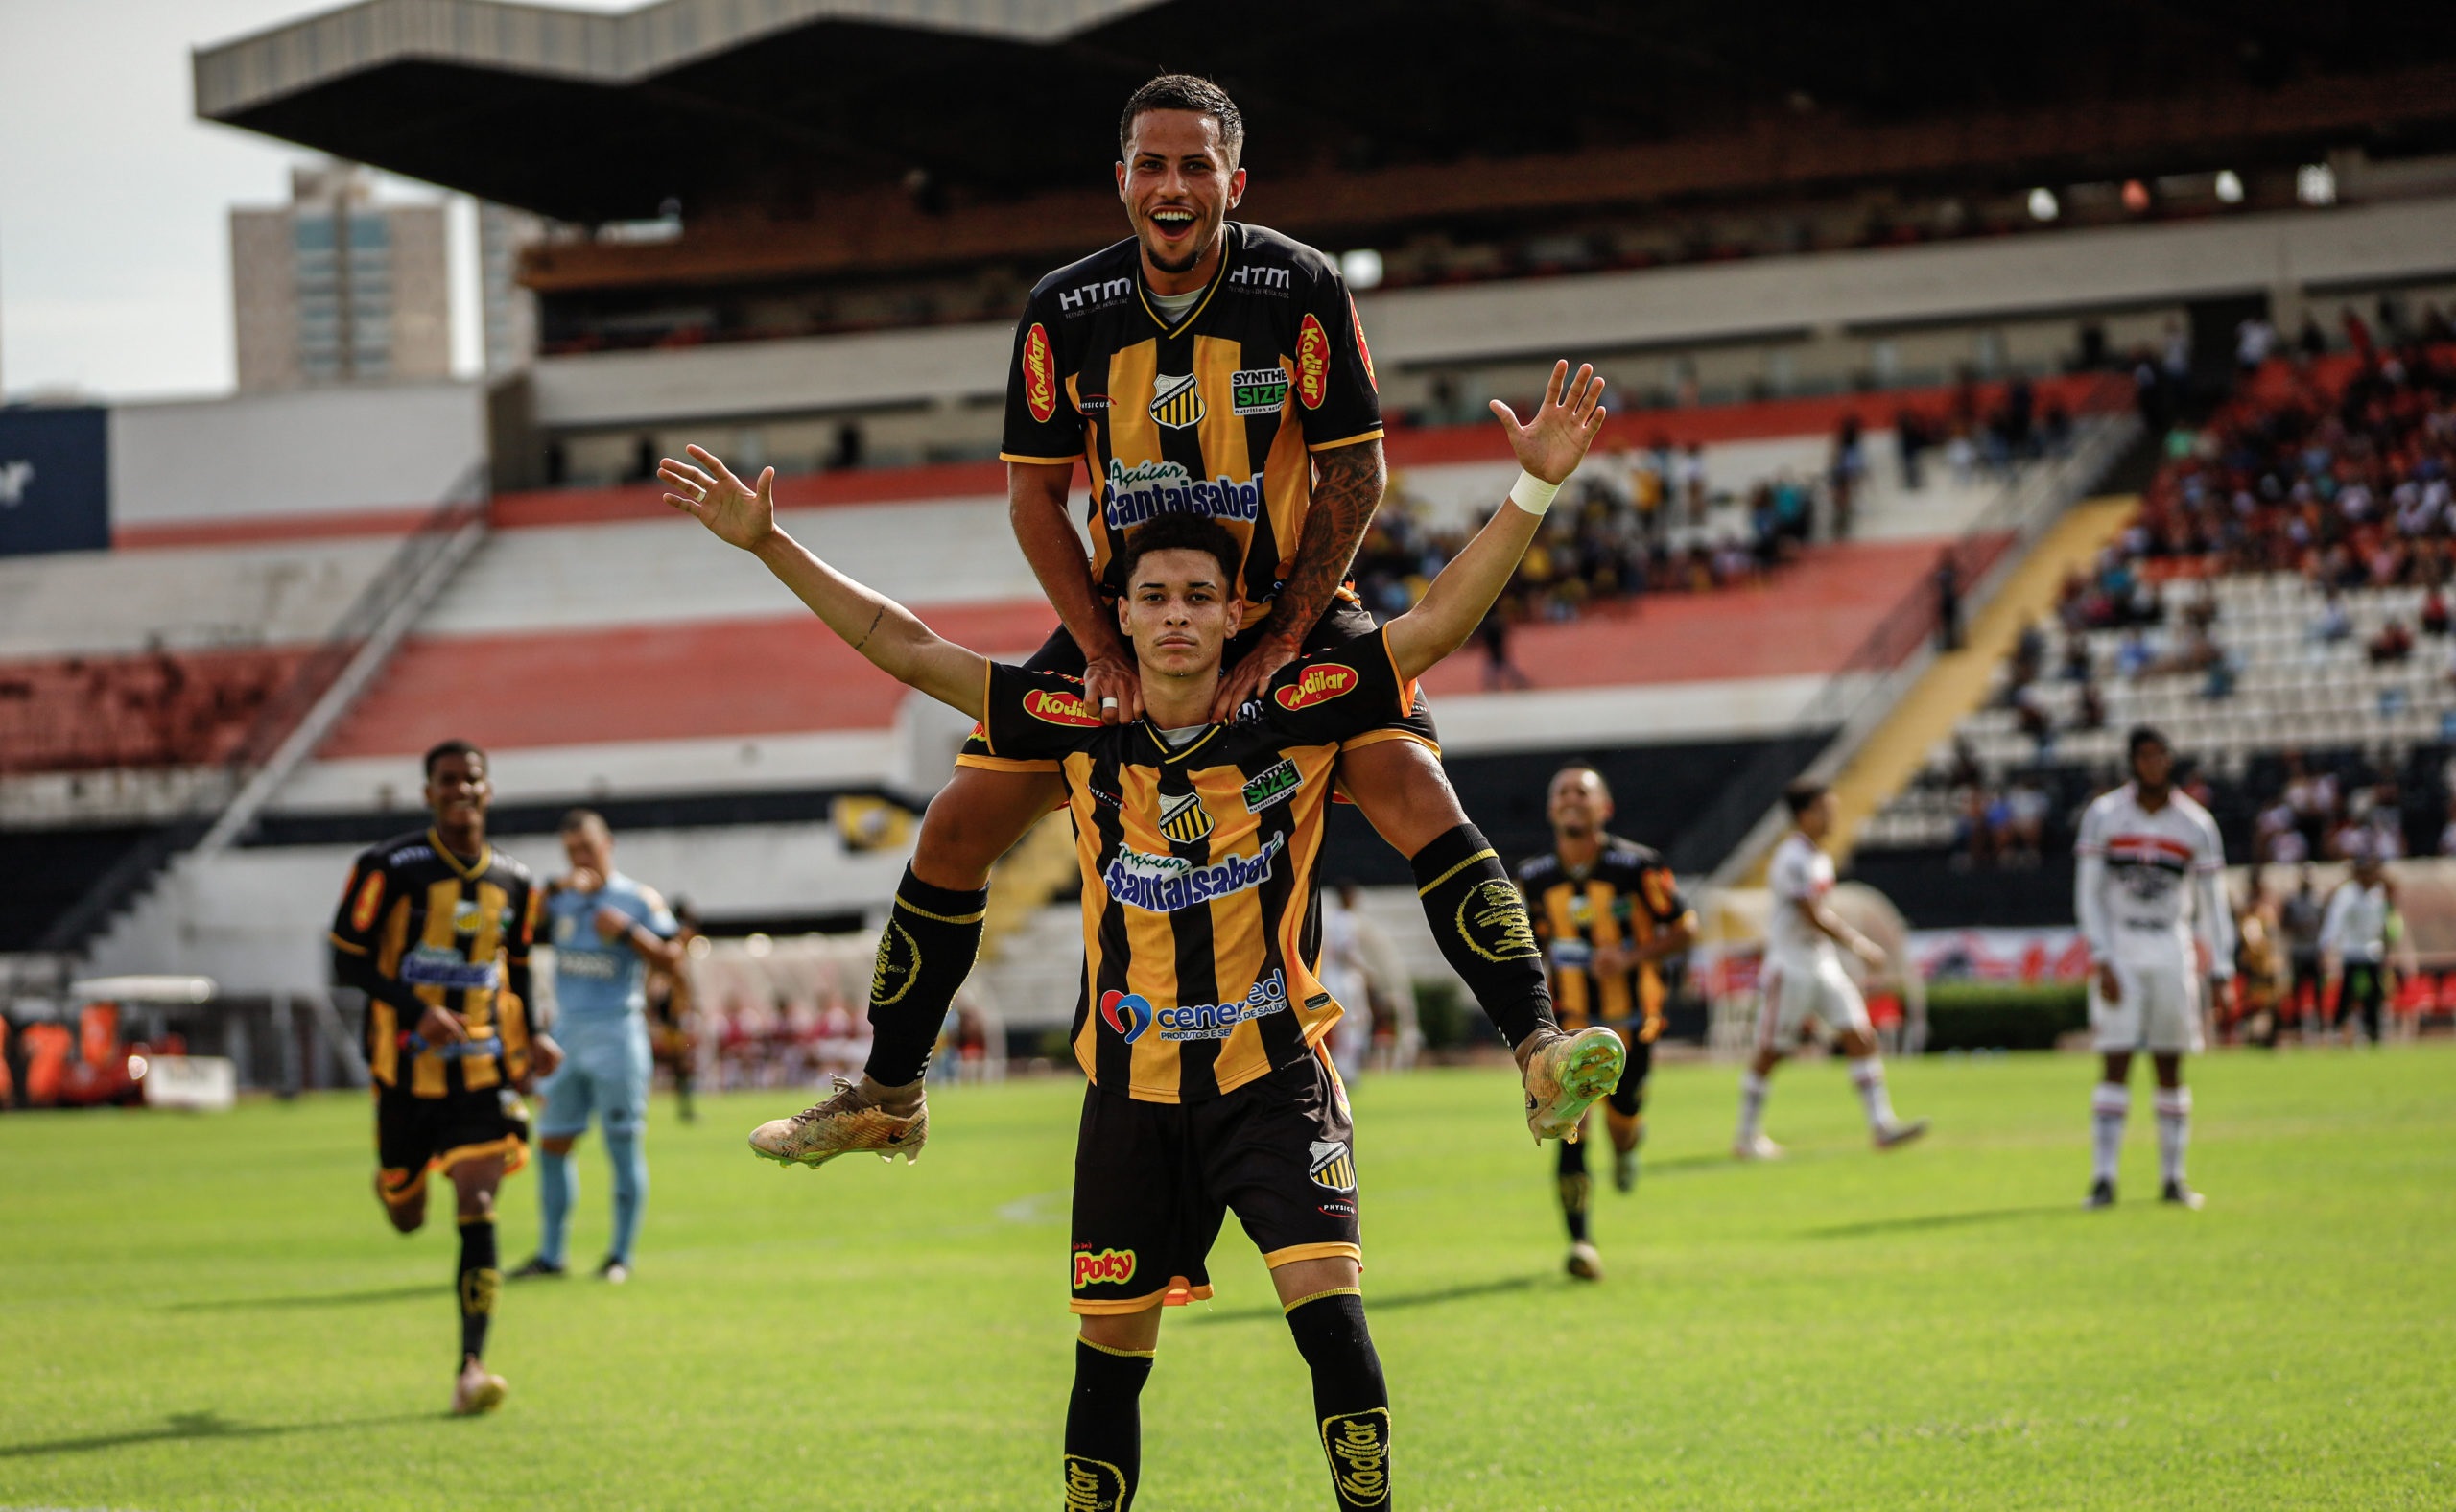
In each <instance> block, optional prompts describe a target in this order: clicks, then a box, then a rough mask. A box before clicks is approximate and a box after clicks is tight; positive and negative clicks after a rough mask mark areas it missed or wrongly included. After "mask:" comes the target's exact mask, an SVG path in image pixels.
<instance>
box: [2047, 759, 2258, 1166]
mask: <svg viewBox="0 0 2456 1512" xmlns="http://www.w3.org/2000/svg"><path fill="white" fill-rule="evenodd" d="M2130 750H2131V766H2132V781H2131V782H2129V783H2127V784H2125V785H2124V786H2123V787H2121V788H2118V789H2116V790H2115V791H2113V792H2110V793H2107V794H2105V795H2104V796H2102V797H2100V798H2099V799H2098V800H2097V801H2096V802H2094V803H2092V804H2090V807H2089V811H2088V812H2087V813H2085V814H2083V815H2081V834H2080V838H2079V839H2078V841H2077V842H2076V843H2075V844H2074V845H2073V847H2072V849H2073V854H2074V855H2075V856H2076V857H2077V858H2078V860H2079V866H2078V868H2077V872H2076V875H2075V878H2074V881H2073V885H2072V892H2073V903H2072V910H2073V913H2074V915H2075V916H2076V918H2077V919H2078V921H2079V924H2080V928H2081V938H2082V939H2083V941H2084V942H2086V943H2087V944H2088V945H2089V947H2090V966H2091V968H2092V970H2091V977H2090V1028H2091V1030H2092V1032H2093V1033H2094V1035H2095V1038H2096V1041H2097V1047H2098V1052H2099V1053H2100V1054H2101V1055H2103V1056H2104V1057H2105V1061H2106V1064H2105V1075H2104V1076H2103V1077H2101V1078H2100V1080H2099V1082H2098V1085H2097V1088H2096V1090H2095V1091H2093V1092H2092V1093H2091V1094H2090V1121H2091V1125H2092V1127H2093V1129H2094V1131H2095V1136H2096V1138H2095V1156H2096V1161H2095V1164H2094V1166H2093V1167H2092V1169H2091V1175H2090V1202H2089V1205H2090V1207H2093V1208H2103V1207H2111V1206H2113V1205H2114V1176H2115V1166H2116V1163H2117V1161H2118V1159H2119V1158H2120V1156H2121V1155H2122V1152H2123V1124H2124V1120H2125V1119H2126V1118H2127V1117H2128V1116H2129V1115H2130V1114H2131V1111H2132V1088H2131V1085H2130V1077H2131V1074H2132V1057H2133V1054H2134V1052H2135V1051H2143V1050H2145V1051H2148V1052H2149V1056H2150V1059H2151V1061H2152V1063H2153V1064H2154V1065H2155V1066H2156V1068H2157V1073H2158V1097H2157V1109H2158V1164H2159V1172H2160V1176H2161V1180H2162V1182H2163V1184H2164V1185H2163V1192H2162V1197H2163V1199H2164V1200H2165V1201H2168V1202H2173V1203H2178V1204H2180V1205H2182V1206H2184V1207H2186V1208H2197V1207H2199V1206H2200V1204H2201V1196H2200V1193H2197V1192H2194V1191H2193V1190H2192V1189H2191V1185H2190V1183H2188V1182H2186V1181H2185V1180H2184V1147H2185V1146H2187V1145H2188V1144H2189V1143H2190V1139H2191V1092H2190V1090H2189V1089H2188V1088H2186V1087H2185V1086H2184V1071H2183V1063H2184V1054H2185V1052H2187V1051H2197V1050H2199V1049H2200V1048H2201V1034H2200V1007H2201V979H2202V973H2203V970H2204V964H2203V963H2204V962H2206V970H2207V973H2208V976H2210V977H2212V978H2214V979H2215V980H2219V981H2224V980H2228V979H2229V978H2231V977H2232V976H2233V974H2234V920H2233V914H2232V910H2230V909H2229V908H2228V907H2227V904H2226V891H2225V883H2224V874H2225V869H2226V847H2225V843H2224V842H2223V841H2222V840H2221V839H2218V835H2217V821H2216V820H2215V819H2212V818H2210V817H2209V816H2208V810H2207V809H2204V808H2202V807H2201V806H2200V805H2199V804H2197V803H2194V802H2193V801H2192V800H2191V799H2190V798H2188V797H2186V796H2184V794H2183V793H2181V792H2178V791H2175V788H2174V774H2175V756H2174V748H2173V747H2172V746H2170V745H2168V744H2166V738H2165V737H2164V736H2163V735H2161V734H2159V733H2158V732H2157V731H2156V730H2153V729H2151V728H2149V727H2148V726H2147V725H2142V726H2140V727H2138V728H2137V729H2135V730H2134V731H2133V732H2132V737H2131V741H2130ZM2204 952H2205V953H2206V954H2203V953H2204Z"/></svg>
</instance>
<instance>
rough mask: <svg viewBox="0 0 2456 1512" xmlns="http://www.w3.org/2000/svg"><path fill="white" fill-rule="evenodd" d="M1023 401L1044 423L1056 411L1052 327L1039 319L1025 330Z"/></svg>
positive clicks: (1055, 371)
mask: <svg viewBox="0 0 2456 1512" xmlns="http://www.w3.org/2000/svg"><path fill="white" fill-rule="evenodd" d="M1024 404H1025V406H1026V407H1027V408H1028V409H1029V410H1030V411H1031V412H1032V418H1033V419H1035V420H1039V421H1041V422H1043V423H1044V424H1045V423H1047V422H1048V419H1049V417H1050V416H1051V415H1052V414H1055V413H1057V359H1056V357H1055V356H1054V355H1052V354H1051V351H1050V349H1049V331H1048V330H1047V329H1046V328H1045V327H1043V326H1042V325H1040V324H1039V323H1038V322H1034V323H1033V325H1032V328H1031V329H1030V330H1029V331H1027V332H1026V333H1025V334H1024Z"/></svg>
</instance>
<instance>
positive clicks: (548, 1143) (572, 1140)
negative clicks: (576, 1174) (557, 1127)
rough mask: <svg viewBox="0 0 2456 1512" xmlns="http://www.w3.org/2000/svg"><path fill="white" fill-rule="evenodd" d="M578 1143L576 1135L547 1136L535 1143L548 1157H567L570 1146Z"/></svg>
mask: <svg viewBox="0 0 2456 1512" xmlns="http://www.w3.org/2000/svg"><path fill="white" fill-rule="evenodd" d="M577 1144H579V1135H577V1134H549V1135H547V1136H546V1137H545V1138H544V1139H541V1140H539V1141H538V1142H537V1147H538V1148H539V1149H542V1150H544V1151H545V1152H546V1153H547V1154H549V1155H568V1154H570V1153H571V1152H572V1146H575V1145H577Z"/></svg>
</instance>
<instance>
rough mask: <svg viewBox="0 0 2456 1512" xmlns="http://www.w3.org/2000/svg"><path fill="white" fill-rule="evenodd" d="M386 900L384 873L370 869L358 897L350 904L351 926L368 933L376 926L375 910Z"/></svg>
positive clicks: (360, 931) (359, 931) (362, 932)
mask: <svg viewBox="0 0 2456 1512" xmlns="http://www.w3.org/2000/svg"><path fill="white" fill-rule="evenodd" d="M383 902H384V874H383V873H382V872H380V871H370V872H368V873H367V874H366V882H365V883H364V884H363V885H362V886H360V887H359V889H358V899H357V901H356V902H354V903H352V904H351V905H350V906H349V927H350V928H351V929H354V930H356V931H358V933H361V934H364V933H366V932H367V931H368V930H370V929H372V928H374V926H375V910H376V909H377V908H379V907H381V906H382V904H383Z"/></svg>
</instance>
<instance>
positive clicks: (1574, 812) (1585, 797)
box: [1544, 767, 1612, 840]
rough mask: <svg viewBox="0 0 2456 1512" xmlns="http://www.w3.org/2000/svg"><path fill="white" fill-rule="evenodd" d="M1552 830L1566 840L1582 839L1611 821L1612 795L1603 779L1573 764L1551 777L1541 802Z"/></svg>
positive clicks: (1599, 830)
mask: <svg viewBox="0 0 2456 1512" xmlns="http://www.w3.org/2000/svg"><path fill="white" fill-rule="evenodd" d="M1544 813H1545V815H1546V816H1547V817H1548V818H1549V819H1550V820H1551V821H1552V833H1553V834H1554V835H1555V836H1558V837H1559V838H1560V839H1565V840H1583V839H1591V838H1593V837H1594V835H1596V834H1598V833H1600V832H1601V831H1602V829H1603V826H1604V825H1606V824H1609V823H1610V822H1612V794H1611V791H1609V790H1607V789H1606V788H1605V787H1604V786H1603V779H1602V778H1601V777H1598V776H1596V775H1595V774H1594V773H1593V772H1591V771H1588V770H1587V769H1586V768H1583V767H1572V768H1570V769H1569V770H1567V771H1564V772H1562V773H1561V774H1560V775H1559V776H1557V777H1554V778H1553V779H1552V790H1551V791H1550V793H1549V794H1548V795H1547V797H1546V799H1545V803H1544Z"/></svg>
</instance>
